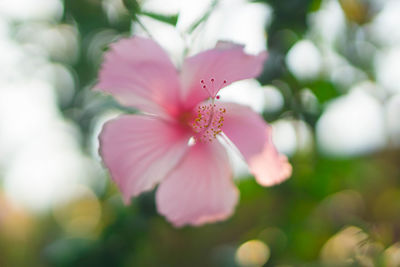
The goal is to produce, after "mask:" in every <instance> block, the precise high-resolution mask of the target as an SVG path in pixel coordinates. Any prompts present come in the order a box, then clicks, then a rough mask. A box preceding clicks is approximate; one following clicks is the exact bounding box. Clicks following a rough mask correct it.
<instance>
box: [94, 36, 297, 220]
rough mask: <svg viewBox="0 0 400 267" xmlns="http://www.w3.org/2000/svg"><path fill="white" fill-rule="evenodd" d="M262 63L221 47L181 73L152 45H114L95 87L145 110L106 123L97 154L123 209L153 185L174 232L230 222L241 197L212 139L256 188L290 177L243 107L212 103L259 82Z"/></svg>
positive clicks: (263, 128) (138, 41) (192, 60)
mask: <svg viewBox="0 0 400 267" xmlns="http://www.w3.org/2000/svg"><path fill="white" fill-rule="evenodd" d="M266 57H267V54H266V52H263V53H260V54H258V55H248V54H245V53H244V51H243V46H240V45H236V44H232V43H227V42H220V43H218V44H217V46H216V47H215V49H211V50H208V51H205V52H202V53H200V54H197V55H195V56H192V57H189V58H186V60H185V61H184V63H183V65H182V68H181V69H180V70H177V69H176V68H175V67H174V65H173V64H172V62H171V61H170V59H169V58H168V56H167V54H166V53H165V52H164V51H163V50H162V48H161V47H160V46H159V45H158V44H157V43H155V42H154V41H152V40H150V39H146V38H141V37H137V36H136V37H132V38H129V39H124V40H120V41H118V42H116V43H114V44H112V45H111V49H110V51H108V52H107V53H106V54H105V60H104V63H103V65H102V68H101V70H100V75H99V83H98V84H97V86H96V87H95V90H99V91H103V92H107V93H110V94H111V95H113V96H114V97H115V98H116V99H117V100H118V101H119V102H120V103H121V104H122V105H125V106H129V107H134V108H137V109H139V110H141V111H142V113H141V114H134V115H123V116H121V117H119V118H116V119H114V120H111V121H109V122H107V123H106V124H105V125H104V127H103V130H102V132H101V134H100V136H99V139H100V154H101V156H102V158H103V161H104V163H105V165H106V166H107V168H108V169H109V170H110V173H111V177H112V179H113V180H114V181H115V183H116V184H117V185H118V187H119V189H120V190H121V192H122V195H123V198H124V201H125V203H129V202H130V199H131V197H134V196H137V195H139V194H140V193H142V192H144V191H148V190H151V189H153V188H154V187H155V186H156V185H157V184H159V186H158V189H157V192H156V204H157V209H158V211H159V213H161V214H163V215H164V216H165V217H166V218H167V219H168V220H169V221H170V222H171V223H173V224H174V225H175V226H182V225H185V224H191V225H200V224H203V223H207V222H215V221H218V220H223V219H226V218H227V217H229V216H230V215H231V214H232V213H233V210H234V208H235V206H236V203H237V201H238V197H239V194H238V190H237V189H236V187H235V184H234V183H233V180H232V171H231V168H230V165H229V159H228V155H227V152H226V151H225V149H224V147H223V145H221V143H220V141H219V138H218V139H217V137H218V136H221V137H222V138H225V139H229V140H230V143H231V144H233V145H234V146H236V148H237V149H238V150H239V151H240V153H241V155H242V156H243V158H244V159H245V160H246V162H247V163H248V166H249V169H250V171H251V173H252V174H254V176H255V178H256V180H257V182H258V183H260V184H261V185H264V186H271V185H274V184H277V183H280V182H282V181H283V180H285V179H286V178H288V177H289V176H290V175H291V166H290V164H289V163H288V160H287V158H286V157H285V156H283V155H280V154H279V153H278V152H277V150H276V149H275V147H274V145H273V143H272V139H271V127H270V126H268V125H267V124H266V123H265V121H264V120H263V119H262V118H261V117H260V116H259V115H258V114H257V113H255V112H254V111H252V109H250V108H249V107H245V106H242V105H239V104H235V103H225V102H221V101H219V100H218V99H219V96H217V93H218V91H219V90H220V89H221V88H223V87H225V86H227V85H229V84H231V83H233V82H235V81H238V80H242V79H247V78H252V77H256V76H257V75H259V74H260V72H261V70H262V66H263V63H264V61H265V59H266Z"/></svg>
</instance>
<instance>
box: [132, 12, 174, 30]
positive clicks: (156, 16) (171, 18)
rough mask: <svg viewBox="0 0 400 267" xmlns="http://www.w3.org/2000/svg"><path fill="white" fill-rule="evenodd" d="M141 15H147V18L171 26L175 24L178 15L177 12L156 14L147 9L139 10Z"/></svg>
mask: <svg viewBox="0 0 400 267" xmlns="http://www.w3.org/2000/svg"><path fill="white" fill-rule="evenodd" d="M140 14H141V15H144V16H147V17H149V18H152V19H155V20H158V21H161V22H164V23H168V24H170V25H172V26H176V23H177V22H178V16H179V14H175V15H162V14H156V13H152V12H147V11H142V12H140Z"/></svg>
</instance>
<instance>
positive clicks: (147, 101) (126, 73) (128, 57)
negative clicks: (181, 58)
mask: <svg viewBox="0 0 400 267" xmlns="http://www.w3.org/2000/svg"><path fill="white" fill-rule="evenodd" d="M95 89H96V90H100V91H104V92H107V93H110V94H112V95H113V96H114V97H115V98H116V99H117V100H118V101H119V102H120V103H121V104H123V105H126V106H131V107H134V108H138V109H140V110H142V111H144V112H148V113H152V114H158V115H164V116H165V113H169V114H175V113H176V112H177V111H176V109H177V107H178V106H179V103H180V85H179V78H178V73H177V70H176V69H175V67H174V65H173V64H172V62H171V61H170V59H169V58H168V55H167V54H166V53H165V52H164V51H163V50H162V48H161V47H160V46H159V45H158V44H157V43H155V42H154V41H153V40H150V39H145V38H141V37H137V36H135V37H132V38H129V39H123V40H120V41H118V42H116V43H114V44H112V45H111V48H110V51H108V52H106V54H105V56H104V62H103V65H102V67H101V70H100V74H99V83H98V84H97V86H96V87H95Z"/></svg>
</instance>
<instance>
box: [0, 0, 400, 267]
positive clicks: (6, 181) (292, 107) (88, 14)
mask: <svg viewBox="0 0 400 267" xmlns="http://www.w3.org/2000/svg"><path fill="white" fill-rule="evenodd" d="M197 5H198V6H197ZM399 14H400V2H399V1H398V0H260V1H252V2H250V1H244V0H243V1H242V0H240V1H239V0H220V1H204V2H202V1H189V0H188V1H172V0H164V1H156V0H143V1H139V2H138V3H136V2H133V1H131V0H124V1H122V0H65V1H58V0H40V1H38V0H18V1H14V0H2V1H1V2H0V48H1V53H0V181H1V187H0V266H6V267H8V266H400V243H398V241H399V238H400V31H399V30H398V25H400V15H399ZM143 27H144V28H146V30H144V29H143ZM146 31H147V33H146ZM136 33H137V34H142V35H145V36H146V35H148V33H150V34H151V36H153V37H154V38H155V39H156V40H157V41H158V42H159V43H160V45H162V46H165V49H166V50H167V51H168V52H169V53H170V55H171V57H172V59H173V61H174V62H175V63H177V64H178V65H179V62H181V61H182V58H183V55H184V54H186V53H189V54H192V53H195V52H197V51H199V50H202V49H206V48H210V47H212V45H213V44H215V42H216V40H217V39H228V40H233V41H237V42H243V43H244V44H246V45H248V47H249V48H250V49H254V50H257V49H260V47H261V49H267V50H268V52H269V59H268V61H267V62H266V64H265V68H264V72H263V74H262V75H261V76H260V77H259V79H258V82H256V81H253V83H251V84H242V85H241V87H242V88H241V91H240V90H238V92H239V91H240V92H241V93H242V94H243V93H244V96H245V97H243V95H235V93H234V92H233V91H234V90H231V93H232V94H231V95H229V96H228V95H227V96H226V97H227V98H229V97H230V98H236V99H238V98H239V99H240V98H242V99H243V98H245V100H246V101H247V103H248V104H250V105H252V106H253V108H255V109H257V110H258V111H260V112H262V113H263V116H264V118H265V119H266V120H267V121H268V122H270V123H271V124H272V125H273V127H274V131H275V132H274V133H275V137H276V140H275V141H276V144H277V146H278V148H279V149H280V150H281V151H282V152H284V153H286V154H287V155H288V156H289V158H290V162H291V163H292V165H293V176H292V177H291V178H290V179H289V180H288V181H286V182H284V183H283V184H281V185H278V186H275V187H271V188H263V187H261V186H259V185H258V184H257V183H256V182H255V181H254V179H253V178H252V177H251V176H250V175H248V174H247V173H246V172H245V171H243V170H238V171H237V172H236V173H237V174H236V178H237V179H236V183H237V185H238V187H239V189H240V203H239V205H238V206H237V208H236V212H235V213H234V215H233V217H231V218H230V219H228V220H227V221H224V222H220V223H215V224H210V225H205V226H201V227H184V228H179V229H177V228H174V227H173V226H171V225H170V224H169V223H168V222H166V220H165V219H164V218H163V217H161V216H160V215H158V214H157V211H156V208H155V203H154V192H150V193H146V194H142V195H141V196H140V197H138V198H135V199H132V203H131V205H129V206H124V205H123V203H122V200H121V196H120V194H119V192H118V190H117V188H116V186H115V185H114V184H113V183H112V182H111V181H110V179H109V177H108V173H107V171H106V170H105V169H104V167H103V166H102V165H101V160H100V158H99V156H98V154H97V148H98V144H97V135H98V133H99V131H100V129H101V125H102V124H103V123H104V122H105V121H106V120H108V119H109V118H112V117H114V116H116V115H118V114H120V113H121V112H132V111H131V110H127V109H125V108H123V107H121V106H119V105H118V104H117V103H116V102H115V101H114V100H113V99H112V98H111V97H109V96H105V95H101V94H99V93H95V92H93V91H91V88H92V87H93V85H94V83H95V81H96V76H97V72H98V69H99V66H100V64H101V62H102V55H103V53H104V52H105V51H106V50H107V46H108V44H110V43H112V42H114V41H116V40H118V38H121V37H124V36H130V35H132V34H136ZM247 86H249V87H252V88H250V89H251V90H250V89H248V88H247ZM232 89H233V88H232ZM226 90H229V89H228V88H226ZM260 96H261V97H260ZM222 98H224V96H222Z"/></svg>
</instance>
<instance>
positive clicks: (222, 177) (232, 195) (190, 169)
mask: <svg viewBox="0 0 400 267" xmlns="http://www.w3.org/2000/svg"><path fill="white" fill-rule="evenodd" d="M156 201H157V208H158V211H159V213H161V214H163V215H164V216H165V217H167V219H168V220H169V221H170V222H172V223H173V224H174V225H175V226H182V225H185V224H192V225H200V224H204V223H208V222H215V221H219V220H224V219H226V218H227V217H229V216H230V215H231V214H232V213H233V210H234V207H235V205H236V203H237V201H238V190H237V189H236V187H235V185H234V183H233V181H232V172H231V168H230V166H229V159H228V156H227V154H226V151H225V149H224V148H223V146H222V145H221V144H220V143H219V142H218V141H217V140H215V141H213V142H211V143H197V144H195V145H193V146H191V147H190V150H189V152H188V154H187V155H186V156H185V158H184V159H183V161H182V162H181V163H180V165H178V167H177V168H176V169H174V170H173V171H172V172H171V173H170V174H168V176H167V178H166V179H165V180H164V181H162V183H161V184H160V186H159V188H158V190H157V192H156Z"/></svg>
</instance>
